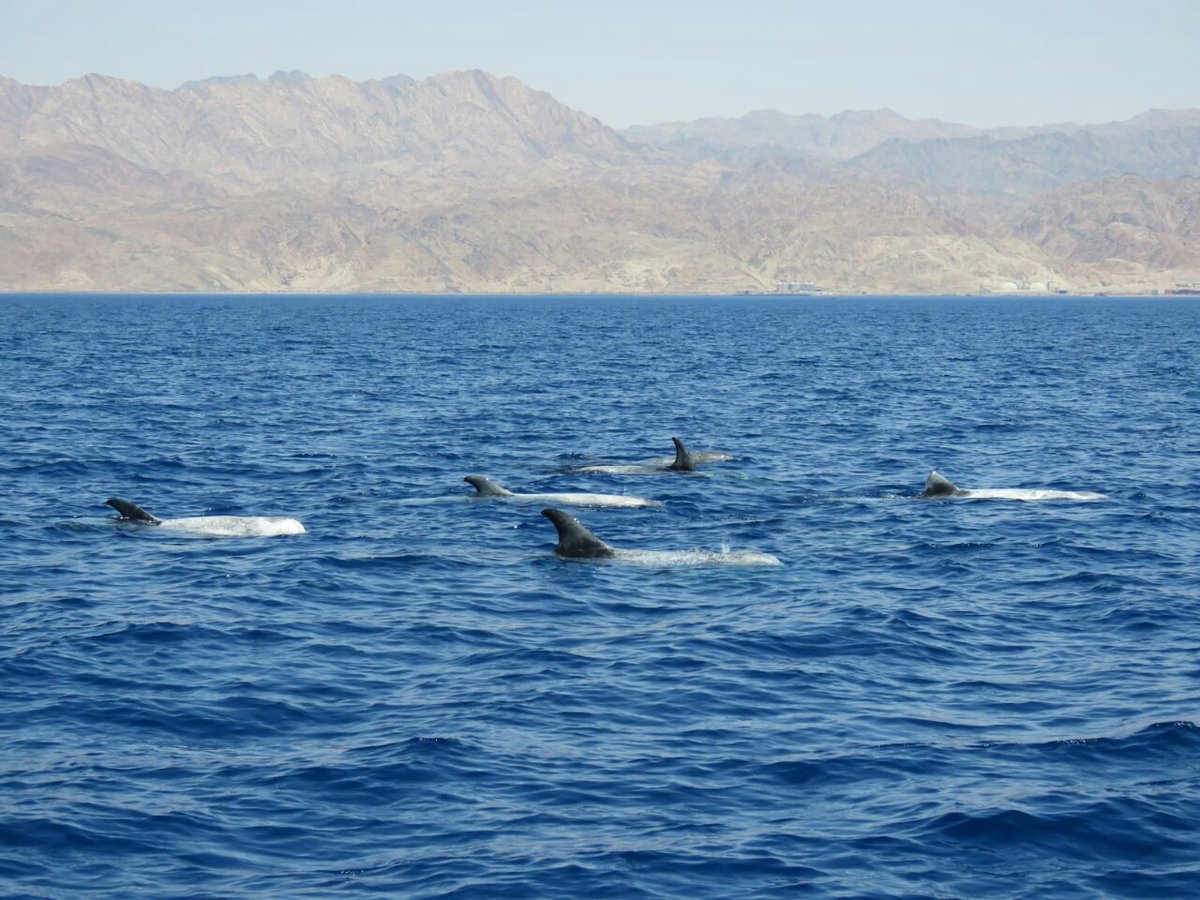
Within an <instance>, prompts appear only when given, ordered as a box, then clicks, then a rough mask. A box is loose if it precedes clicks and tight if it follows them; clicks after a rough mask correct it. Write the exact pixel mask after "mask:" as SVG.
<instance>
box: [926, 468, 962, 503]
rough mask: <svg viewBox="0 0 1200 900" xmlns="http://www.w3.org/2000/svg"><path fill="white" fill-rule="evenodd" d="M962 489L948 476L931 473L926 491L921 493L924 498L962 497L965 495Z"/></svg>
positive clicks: (927, 479) (927, 480)
mask: <svg viewBox="0 0 1200 900" xmlns="http://www.w3.org/2000/svg"><path fill="white" fill-rule="evenodd" d="M965 493H966V491H964V490H963V489H962V488H960V487H959V486H958V485H956V484H955V483H954V482H952V481H951V480H950V479H949V478H947V477H946V476H944V475H942V474H940V473H938V472H936V471H935V472H930V473H929V477H928V478H926V479H925V490H923V491H921V496H922V497H961V496H963V494H965Z"/></svg>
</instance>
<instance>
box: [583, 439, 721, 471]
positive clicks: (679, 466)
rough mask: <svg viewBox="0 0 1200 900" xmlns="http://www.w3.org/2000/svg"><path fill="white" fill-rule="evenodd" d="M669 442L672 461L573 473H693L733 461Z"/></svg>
mask: <svg viewBox="0 0 1200 900" xmlns="http://www.w3.org/2000/svg"><path fill="white" fill-rule="evenodd" d="M671 442H672V443H673V444H674V445H675V456H674V458H673V459H672V458H670V457H668V458H665V459H663V458H659V459H655V460H650V461H648V462H643V463H632V464H619V465H599V466H584V467H583V468H581V469H576V470H575V471H577V472H586V473H589V474H598V475H650V474H653V473H655V472H695V471H696V467H697V466H702V465H706V464H707V463H714V462H723V461H725V460H728V459H733V457H732V456H730V455H729V454H728V453H720V452H717V451H714V450H702V451H700V452H697V453H693V452H691V451H690V450H688V448H687V447H686V446H685V445H684V443H683V441H681V440H680V439H679V438H677V437H673V438H671Z"/></svg>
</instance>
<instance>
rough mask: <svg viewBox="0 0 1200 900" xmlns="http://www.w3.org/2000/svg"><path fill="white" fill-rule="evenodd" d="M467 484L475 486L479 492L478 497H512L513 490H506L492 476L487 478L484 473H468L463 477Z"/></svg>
mask: <svg viewBox="0 0 1200 900" xmlns="http://www.w3.org/2000/svg"><path fill="white" fill-rule="evenodd" d="M463 481H465V482H466V483H467V484H469V485H471V486H472V487H474V488H475V490H476V491H478V493H477V494H476V495H475V496H476V497H511V496H512V491H510V490H506V489H505V488H503V487H501V486H500V485H498V484H496V482H494V481H492V479H490V478H485V477H483V476H482V475H468V476H467V477H466V478H464V479H463Z"/></svg>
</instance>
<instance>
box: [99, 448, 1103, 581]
mask: <svg viewBox="0 0 1200 900" xmlns="http://www.w3.org/2000/svg"><path fill="white" fill-rule="evenodd" d="M671 441H672V442H673V443H674V444H675V456H674V458H673V459H662V460H654V461H651V462H648V463H642V464H637V465H616V466H587V467H584V468H582V469H577V470H576V471H578V472H589V473H605V474H642V473H649V472H694V471H695V470H696V467H697V466H700V465H704V464H707V463H712V462H720V461H723V460H729V459H733V457H732V456H731V455H729V454H728V453H720V452H715V451H706V452H700V453H694V452H691V451H689V450H688V448H687V447H686V446H685V445H684V443H683V441H682V440H680V439H679V438H678V437H672V438H671ZM463 481H466V482H467V483H468V484H470V485H472V486H473V487H474V488H475V490H476V493H475V494H474V495H473V499H474V498H485V497H486V498H499V499H504V500H510V501H516V502H528V503H548V504H556V505H562V506H589V507H614V508H625V509H639V508H647V507H661V506H662V503H661V502H659V501H657V500H649V499H646V498H644V497H634V496H629V495H626V494H599V493H589V492H582V491H581V492H550V493H529V494H522V493H516V492H514V491H510V490H508V489H507V488H505V487H503V486H502V485H500V484H498V483H497V482H495V481H493V480H492V479H490V478H486V477H484V476H482V475H468V476H467V477H465V478H464V479H463ZM920 496H921V498H923V499H950V498H961V499H976V500H1027V501H1028V500H1074V501H1093V500H1104V499H1107V498H1106V497H1105V495H1104V494H1098V493H1094V492H1092V491H1060V490H1049V489H1028V488H961V487H959V486H958V485H956V484H954V483H953V482H952V481H950V480H949V479H948V478H946V477H945V476H944V475H942V474H940V473H939V472H937V471H936V470H935V471H931V472H930V473H929V476H928V477H927V478H926V480H925V487H924V490H923V491H922V492H921V494H920ZM105 503H106V504H107V505H109V506H111V507H112V508H113V509H115V510H116V511H117V512H118V513H120V521H124V522H131V523H136V524H139V525H148V526H154V527H159V528H166V529H171V530H176V531H184V532H191V533H194V534H205V535H214V536H221V537H271V536H275V535H285V534H304V533H305V528H304V525H303V524H301V523H300V522H299V521H298V520H296V519H292V518H287V517H284V516H192V517H185V518H176V519H160V518H158V517H157V516H154V515H152V514H151V513H149V512H147V511H146V510H144V509H143V508H142V507H140V506H138V505H137V504H136V503H131V502H130V501H128V500H122V499H120V498H117V497H110V498H109V499H108V500H106V501H105ZM542 515H544V516H545V517H546V518H548V519H549V520H550V521H551V522H552V523H553V524H554V527H555V529H556V530H557V532H558V544H557V545H556V546H555V548H554V552H555V553H556V554H557V555H558V556H561V557H565V558H568V559H590V560H617V561H622V562H628V563H635V564H642V565H659V566H662V565H698V564H716V565H744V566H755V565H757V566H778V565H782V563H781V562H780V560H779V558H778V557H775V556H772V555H771V554H769V553H763V552H761V551H758V550H720V551H714V550H634V549H627V548H619V547H612V546H610V545H609V544H606V543H605V542H604V541H602V540H601V539H600V538H598V537H596V535H594V534H593V533H592V532H591V531H589V530H588V528H587V527H586V526H585V525H584V524H583V523H582V522H580V521H579V520H578V519H576V518H575V517H574V516H571V515H569V514H568V513H565V512H563V511H562V510H560V509H557V508H555V507H553V506H551V507H547V508H545V509H543V510H542Z"/></svg>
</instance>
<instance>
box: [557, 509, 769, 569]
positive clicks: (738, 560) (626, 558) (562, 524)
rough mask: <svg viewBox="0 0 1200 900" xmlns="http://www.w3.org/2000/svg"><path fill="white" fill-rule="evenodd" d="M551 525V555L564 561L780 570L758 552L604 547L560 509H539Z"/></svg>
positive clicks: (603, 543)
mask: <svg viewBox="0 0 1200 900" xmlns="http://www.w3.org/2000/svg"><path fill="white" fill-rule="evenodd" d="M542 515H543V516H545V517H546V518H547V519H549V520H550V521H551V522H553V523H554V528H555V530H556V531H557V532H558V544H557V546H555V548H554V552H555V553H556V554H558V555H559V556H562V557H565V558H567V559H587V560H600V559H605V560H614V561H618V562H627V563H633V564H635V565H647V566H689V565H721V566H781V565H783V563H782V562H780V560H779V557H777V556H772V555H771V554H770V553H762V552H761V551H758V550H627V549H623V548H620V547H613V546H611V545H609V544H606V543H605V542H604V541H602V540H600V538H598V537H596V535H594V534H592V532H591V531H589V530H588V528H587V526H586V525H584V524H583V523H582V522H580V521H579V520H578V519H577V518H575V517H574V516H572V515H570V514H569V513H565V512H563V511H562V510H561V509H543V510H542Z"/></svg>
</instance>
